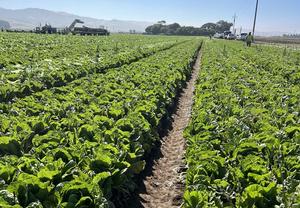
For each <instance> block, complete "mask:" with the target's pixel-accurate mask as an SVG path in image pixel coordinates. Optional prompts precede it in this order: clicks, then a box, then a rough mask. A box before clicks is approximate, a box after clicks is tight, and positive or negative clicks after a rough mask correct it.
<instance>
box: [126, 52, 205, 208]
mask: <svg viewBox="0 0 300 208" xmlns="http://www.w3.org/2000/svg"><path fill="white" fill-rule="evenodd" d="M200 53H201V52H199V54H198V58H197V60H196V63H195V65H194V70H193V73H192V76H191V79H190V80H189V81H188V82H187V85H186V88H185V89H183V91H182V93H181V94H180V96H179V99H178V104H177V109H176V111H175V113H174V114H173V116H172V118H173V119H172V120H173V122H172V123H171V128H170V131H169V132H168V133H167V134H166V136H165V137H164V138H163V139H162V142H161V147H160V150H159V151H158V152H157V155H158V156H156V157H158V158H156V159H155V160H154V162H153V164H152V167H151V168H152V170H151V174H150V175H149V174H148V175H147V176H146V177H145V179H144V181H143V187H140V189H141V190H142V191H141V190H140V193H139V196H138V197H139V200H140V202H139V204H138V205H137V204H136V203H135V205H134V206H133V205H132V206H130V207H144V208H172V207H180V206H181V204H182V196H183V192H184V187H185V184H184V181H185V179H184V172H185V171H186V168H185V161H184V156H185V147H186V143H185V139H184V137H183V131H184V129H185V128H186V127H187V125H188V122H189V119H190V117H191V111H192V105H193V95H194V90H195V83H196V80H197V78H198V75H199V71H200V60H201V55H200Z"/></svg>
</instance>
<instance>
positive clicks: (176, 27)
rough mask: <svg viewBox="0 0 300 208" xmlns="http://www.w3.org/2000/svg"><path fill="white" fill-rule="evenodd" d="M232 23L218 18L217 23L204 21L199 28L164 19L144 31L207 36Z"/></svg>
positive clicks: (155, 33)
mask: <svg viewBox="0 0 300 208" xmlns="http://www.w3.org/2000/svg"><path fill="white" fill-rule="evenodd" d="M232 25H233V24H232V23H229V22H226V21H224V20H220V21H218V22H217V23H206V24H204V25H202V26H201V27H200V28H197V27H192V26H181V25H180V24H178V23H173V24H169V25H167V24H166V21H159V22H157V23H156V24H154V25H151V26H149V27H147V28H146V33H147V34H151V35H193V36H197V35H201V36H209V35H214V34H215V33H223V32H224V31H227V30H230V28H231V27H232Z"/></svg>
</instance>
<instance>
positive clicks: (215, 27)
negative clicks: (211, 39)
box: [201, 23, 217, 30]
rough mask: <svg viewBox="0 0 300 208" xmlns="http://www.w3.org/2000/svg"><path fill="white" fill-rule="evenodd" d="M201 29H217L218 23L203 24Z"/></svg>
mask: <svg viewBox="0 0 300 208" xmlns="http://www.w3.org/2000/svg"><path fill="white" fill-rule="evenodd" d="M201 29H203V30H216V29H217V24H215V23H206V24H204V25H202V26H201Z"/></svg>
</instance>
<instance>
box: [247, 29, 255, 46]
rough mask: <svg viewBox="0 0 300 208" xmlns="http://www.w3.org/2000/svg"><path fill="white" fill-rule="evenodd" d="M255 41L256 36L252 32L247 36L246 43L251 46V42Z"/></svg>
mask: <svg viewBox="0 0 300 208" xmlns="http://www.w3.org/2000/svg"><path fill="white" fill-rule="evenodd" d="M253 41H254V37H253V35H252V33H251V32H249V34H248V35H247V37H246V43H247V46H248V47H251V43H252V42H253Z"/></svg>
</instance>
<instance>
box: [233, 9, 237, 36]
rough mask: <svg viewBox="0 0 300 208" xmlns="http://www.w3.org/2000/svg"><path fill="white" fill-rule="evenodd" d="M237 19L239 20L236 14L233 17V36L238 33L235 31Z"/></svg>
mask: <svg viewBox="0 0 300 208" xmlns="http://www.w3.org/2000/svg"><path fill="white" fill-rule="evenodd" d="M236 18H237V16H236V13H235V14H234V16H233V34H235V33H236V30H235V21H236Z"/></svg>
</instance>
